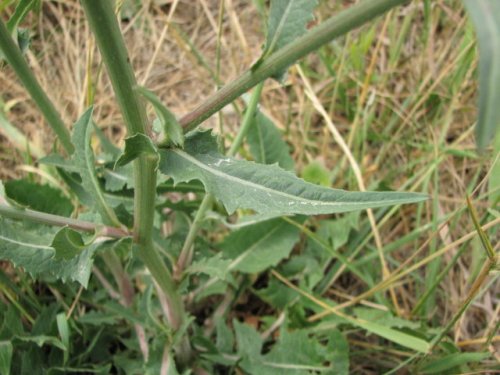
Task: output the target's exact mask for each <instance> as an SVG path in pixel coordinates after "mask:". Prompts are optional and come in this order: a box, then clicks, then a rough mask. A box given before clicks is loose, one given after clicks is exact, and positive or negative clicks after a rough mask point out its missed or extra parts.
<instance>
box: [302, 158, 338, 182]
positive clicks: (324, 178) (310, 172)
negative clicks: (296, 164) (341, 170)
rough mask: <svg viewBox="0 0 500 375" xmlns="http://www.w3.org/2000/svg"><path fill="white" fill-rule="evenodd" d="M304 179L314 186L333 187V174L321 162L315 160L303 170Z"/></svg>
mask: <svg viewBox="0 0 500 375" xmlns="http://www.w3.org/2000/svg"><path fill="white" fill-rule="evenodd" d="M302 178H303V179H304V180H306V181H307V182H310V183H312V184H317V185H321V186H330V185H331V180H332V178H331V174H330V171H328V170H327V169H326V168H325V166H324V165H323V164H322V163H321V162H320V161H319V160H313V161H312V162H310V163H309V164H307V165H306V166H305V167H304V169H302Z"/></svg>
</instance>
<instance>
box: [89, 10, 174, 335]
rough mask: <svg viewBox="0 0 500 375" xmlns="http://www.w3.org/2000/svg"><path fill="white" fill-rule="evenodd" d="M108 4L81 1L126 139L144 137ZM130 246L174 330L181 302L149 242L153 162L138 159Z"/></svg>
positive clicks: (141, 110) (140, 108)
mask: <svg viewBox="0 0 500 375" xmlns="http://www.w3.org/2000/svg"><path fill="white" fill-rule="evenodd" d="M112 3H113V2H112V1H108V0H106V1H95V0H82V5H83V8H84V10H85V13H86V15H87V19H88V22H89V24H90V27H91V29H92V31H93V33H94V36H95V39H96V42H97V45H98V47H99V50H100V52H101V56H102V59H103V61H104V65H105V66H106V68H107V71H108V75H109V78H110V80H111V84H112V85H113V89H114V91H115V94H116V98H117V101H118V105H119V106H120V109H121V112H122V115H123V119H124V122H125V124H126V126H127V129H128V133H129V135H130V136H132V135H134V134H137V133H141V134H147V133H148V120H147V115H146V109H145V107H144V104H143V102H142V101H141V99H140V98H139V95H138V93H137V92H136V91H135V90H134V87H135V86H136V79H135V75H134V72H133V70H132V67H131V65H130V61H129V58H128V55H127V49H126V47H125V42H124V40H123V36H122V34H121V31H120V27H119V25H118V22H117V20H116V16H115V14H114V11H113V7H112ZM134 179H135V192H134V194H135V197H134V242H135V243H136V245H135V246H134V248H135V249H137V254H138V256H139V257H140V258H141V259H142V260H143V262H144V264H145V265H146V267H147V268H148V269H149V270H150V272H151V274H152V275H153V277H154V278H155V280H156V282H157V283H158V285H159V286H160V288H161V289H162V290H163V292H164V293H165V295H166V298H167V300H168V302H169V305H170V308H171V312H172V313H171V315H170V316H169V317H168V319H169V323H170V324H171V326H172V327H173V328H174V329H177V328H178V327H179V326H180V324H181V323H182V320H183V315H184V312H183V307H182V303H181V299H180V297H179V295H178V293H177V292H176V288H175V284H174V282H173V280H172V277H171V275H170V272H169V270H168V268H167V266H166V265H165V262H164V261H163V260H162V258H161V257H160V256H159V255H158V253H157V251H156V249H155V247H154V245H153V242H152V232H153V218H154V212H155V198H156V190H155V187H156V169H155V160H154V159H153V158H151V157H149V156H147V155H141V156H139V158H138V159H136V160H135V161H134Z"/></svg>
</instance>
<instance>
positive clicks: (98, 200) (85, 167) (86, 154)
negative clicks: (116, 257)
mask: <svg viewBox="0 0 500 375" xmlns="http://www.w3.org/2000/svg"><path fill="white" fill-rule="evenodd" d="M92 111H93V108H92V107H90V108H89V109H88V110H87V111H86V112H85V113H84V114H83V115H82V117H80V119H79V120H78V121H77V122H76V123H75V125H74V128H73V134H72V137H71V141H72V142H73V145H74V146H75V153H74V154H73V163H74V165H75V167H77V168H78V172H79V173H80V176H81V178H82V186H83V188H84V189H85V191H86V192H87V193H88V194H90V195H91V196H92V198H93V202H94V205H95V207H96V209H97V211H98V212H99V213H100V214H101V216H102V219H103V220H104V222H105V224H109V225H120V224H119V223H120V222H119V220H118V219H117V218H116V215H115V213H114V212H113V210H112V209H111V207H109V205H108V204H107V202H106V200H105V199H104V195H103V193H102V190H101V186H100V184H99V180H98V178H97V175H96V172H95V161H94V153H93V150H92V146H91V145H90V138H91V135H92Z"/></svg>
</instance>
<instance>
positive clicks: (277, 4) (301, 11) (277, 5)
mask: <svg viewBox="0 0 500 375" xmlns="http://www.w3.org/2000/svg"><path fill="white" fill-rule="evenodd" d="M316 5H317V1H316V0H272V1H271V10H270V12H269V22H268V28H267V39H266V47H265V49H264V53H263V58H265V57H267V56H269V55H270V54H272V53H273V52H276V51H277V50H279V49H280V48H282V47H283V46H285V45H287V44H288V43H290V42H292V41H293V40H295V39H297V38H298V37H300V36H302V35H304V34H305V33H306V31H307V24H308V23H309V22H310V21H312V20H313V19H314V15H313V10H314V8H315V7H316ZM284 73H285V70H283V71H282V72H280V73H279V74H276V75H275V76H273V78H276V79H278V80H279V79H280V78H281V77H282V76H283V74H284Z"/></svg>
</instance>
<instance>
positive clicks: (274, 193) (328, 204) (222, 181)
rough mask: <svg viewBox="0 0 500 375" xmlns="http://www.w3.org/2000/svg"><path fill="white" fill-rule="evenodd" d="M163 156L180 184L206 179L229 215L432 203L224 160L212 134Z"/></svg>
mask: <svg viewBox="0 0 500 375" xmlns="http://www.w3.org/2000/svg"><path fill="white" fill-rule="evenodd" d="M160 155H161V161H160V171H161V172H162V173H164V174H166V175H169V176H170V177H172V178H173V179H174V181H175V183H178V182H187V181H191V180H193V179H198V180H201V181H202V183H203V184H204V186H205V189H206V190H207V191H208V192H209V193H211V194H213V195H214V196H215V197H216V198H217V199H219V200H220V201H222V203H223V204H224V206H225V207H226V209H227V211H228V212H229V213H233V212H234V211H235V210H236V209H237V208H248V209H253V210H255V211H257V212H258V213H261V214H276V215H287V214H304V215H319V214H330V213H337V212H347V211H354V210H362V209H367V208H375V207H383V206H389V205H394V204H402V203H415V202H421V201H424V200H426V199H427V196H426V195H423V194H416V193H397V192H348V191H345V190H338V189H330V188H326V187H322V186H317V185H313V184H311V183H307V182H305V181H304V180H302V179H300V178H298V177H297V176H295V175H294V174H293V173H290V172H288V171H285V170H283V169H281V168H279V167H278V166H276V165H263V164H256V163H253V162H249V161H246V160H238V159H235V158H231V157H227V156H223V155H221V154H220V153H219V152H218V151H217V142H216V141H215V139H214V138H213V137H212V136H211V134H210V133H209V132H193V133H191V134H190V135H189V137H186V144H185V149H184V150H180V149H168V150H161V151H160Z"/></svg>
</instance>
